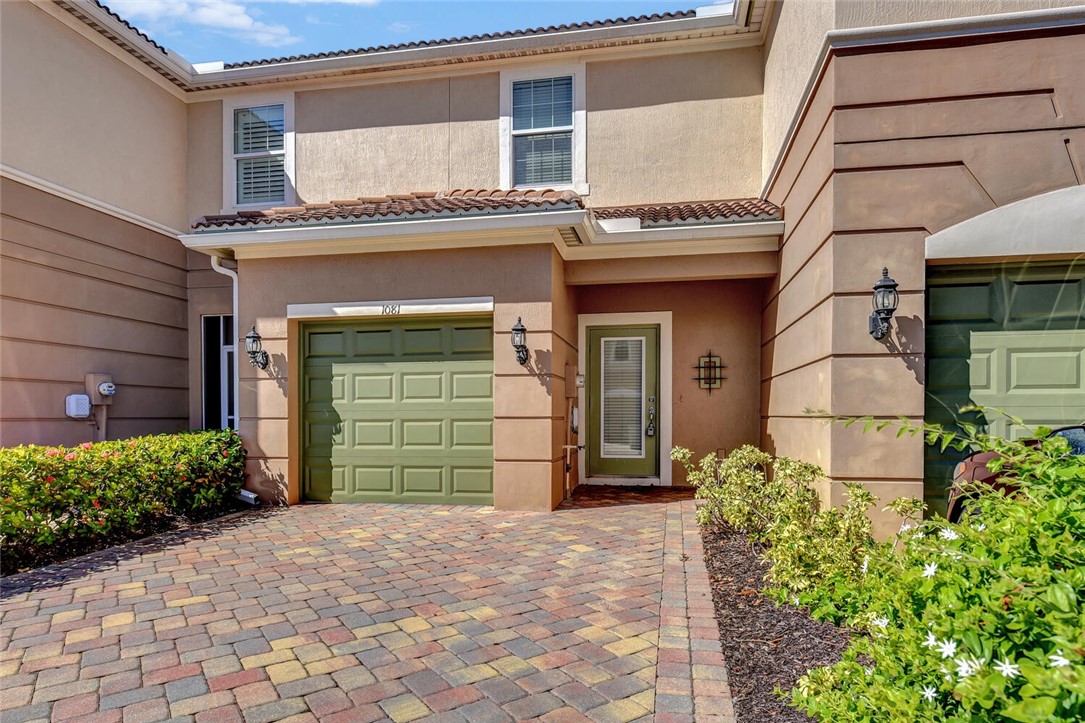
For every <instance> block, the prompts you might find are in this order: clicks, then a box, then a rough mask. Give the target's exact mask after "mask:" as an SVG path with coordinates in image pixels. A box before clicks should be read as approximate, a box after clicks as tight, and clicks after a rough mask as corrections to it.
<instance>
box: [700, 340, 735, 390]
mask: <svg viewBox="0 0 1085 723" xmlns="http://www.w3.org/2000/svg"><path fill="white" fill-rule="evenodd" d="M726 368H727V366H726V365H725V364H723V362H722V361H720V358H719V357H718V356H714V355H713V354H712V350H711V349H709V350H708V354H706V355H705V356H703V357H700V358H699V359H698V360H697V366H695V367H693V369H694V370H695V371H696V372H697V376H695V377H693V381H695V382H697V385H698V386H699V387H700V388H701V389H707V390H708V393H709V395H711V394H712V390H713V389H719V388H720V387H722V386H723V380H724V379H726V378H727V377H725V376H723V370H724V369H726Z"/></svg>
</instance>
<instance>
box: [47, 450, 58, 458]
mask: <svg viewBox="0 0 1085 723" xmlns="http://www.w3.org/2000/svg"><path fill="white" fill-rule="evenodd" d="M58 454H60V450H59V449H47V450H45V456H46V457H56V456H57V455H58Z"/></svg>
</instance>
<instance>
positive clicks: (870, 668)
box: [863, 665, 874, 675]
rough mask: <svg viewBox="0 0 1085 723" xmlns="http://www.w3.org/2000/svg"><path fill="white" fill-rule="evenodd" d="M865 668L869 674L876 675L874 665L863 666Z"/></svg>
mask: <svg viewBox="0 0 1085 723" xmlns="http://www.w3.org/2000/svg"><path fill="white" fill-rule="evenodd" d="M863 670H865V671H866V674H867V675H874V666H872V665H865V666H863Z"/></svg>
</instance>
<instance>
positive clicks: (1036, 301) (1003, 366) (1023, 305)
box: [925, 262, 1085, 512]
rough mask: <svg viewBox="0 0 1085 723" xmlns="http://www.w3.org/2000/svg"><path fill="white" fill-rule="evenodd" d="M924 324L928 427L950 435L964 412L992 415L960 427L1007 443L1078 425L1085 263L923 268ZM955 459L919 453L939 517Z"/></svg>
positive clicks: (1083, 402)
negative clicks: (975, 408)
mask: <svg viewBox="0 0 1085 723" xmlns="http://www.w3.org/2000/svg"><path fill="white" fill-rule="evenodd" d="M926 325H927V328H926V355H927V370H926V371H927V374H926V388H927V398H926V410H925V417H926V420H927V421H928V422H936V423H939V424H943V425H945V426H948V427H951V428H952V427H953V426H954V424H955V423H956V422H958V421H962V420H961V417H962V415H961V414H960V413H959V411H958V410H959V409H960V408H961V407H962V406H965V405H968V404H978V405H983V406H984V407H987V408H988V410H990V411H988V412H987V413H986V414H985V415H983V416H982V417H978V416H977V415H974V414H973V415H964V421H970V422H978V423H980V424H981V425H983V426H984V427H985V428H986V429H987V431H988V432H990V433H991V434H995V435H998V436H1003V437H1009V438H1011V439H1012V438H1020V437H1022V436H1026V435H1028V434H1029V430H1028V428H1027V427H1036V426H1040V425H1044V426H1049V427H1058V426H1063V425H1069V424H1080V423H1081V422H1082V421H1085V263H1080V262H1078V263H1072V264H1067V263H1066V262H1063V263H1031V264H1015V265H1000V266H968V267H957V268H952V267H947V268H931V269H929V270H928V273H927V319H926ZM1000 409H1001V410H1004V411H1006V412H1008V413H1009V414H1011V415H1013V416H1015V417H1020V418H1021V419H1023V420H1024V422H1025V424H1026V425H1027V427H1019V426H1017V425H1015V424H1012V423H1010V421H1009V420H1008V419H1006V417H1004V416H1001V415H999V414H998V413H997V412H996V411H995V410H1000ZM961 457H962V454H961V453H960V452H954V451H952V450H948V451H946V452H944V453H943V452H940V451H939V450H938V449H937V448H935V447H930V446H928V447H927V448H926V460H925V477H926V496H927V500H928V502H929V503H930V504H931V506H932V508H933V509H935V510H937V511H940V512H944V511H945V492H946V489H947V488H948V485H949V482H950V478H951V477H952V471H953V467H954V465H955V464H956V463H957V462H958V461H960V459H961Z"/></svg>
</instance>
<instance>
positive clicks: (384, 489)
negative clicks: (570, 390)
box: [301, 318, 494, 504]
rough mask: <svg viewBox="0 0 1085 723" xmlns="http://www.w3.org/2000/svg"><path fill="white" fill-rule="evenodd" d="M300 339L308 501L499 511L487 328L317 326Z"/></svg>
mask: <svg viewBox="0 0 1085 723" xmlns="http://www.w3.org/2000/svg"><path fill="white" fill-rule="evenodd" d="M301 336H302V358H303V373H304V384H303V390H302V414H301V419H302V425H301V427H302V428H301V432H302V435H303V436H302V448H303V454H304V461H303V492H304V496H305V498H306V499H308V500H314V501H320V502H429V503H439V504H492V503H493V422H494V404H493V327H492V323H491V321H490V320H489V319H475V318H461V319H447V318H446V319H428V320H417V319H415V320H409V321H395V322H389V321H388V320H381V321H379V322H358V323H349V324H341V323H335V324H312V325H307V326H305V327H304V328H303V330H302V335H301Z"/></svg>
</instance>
